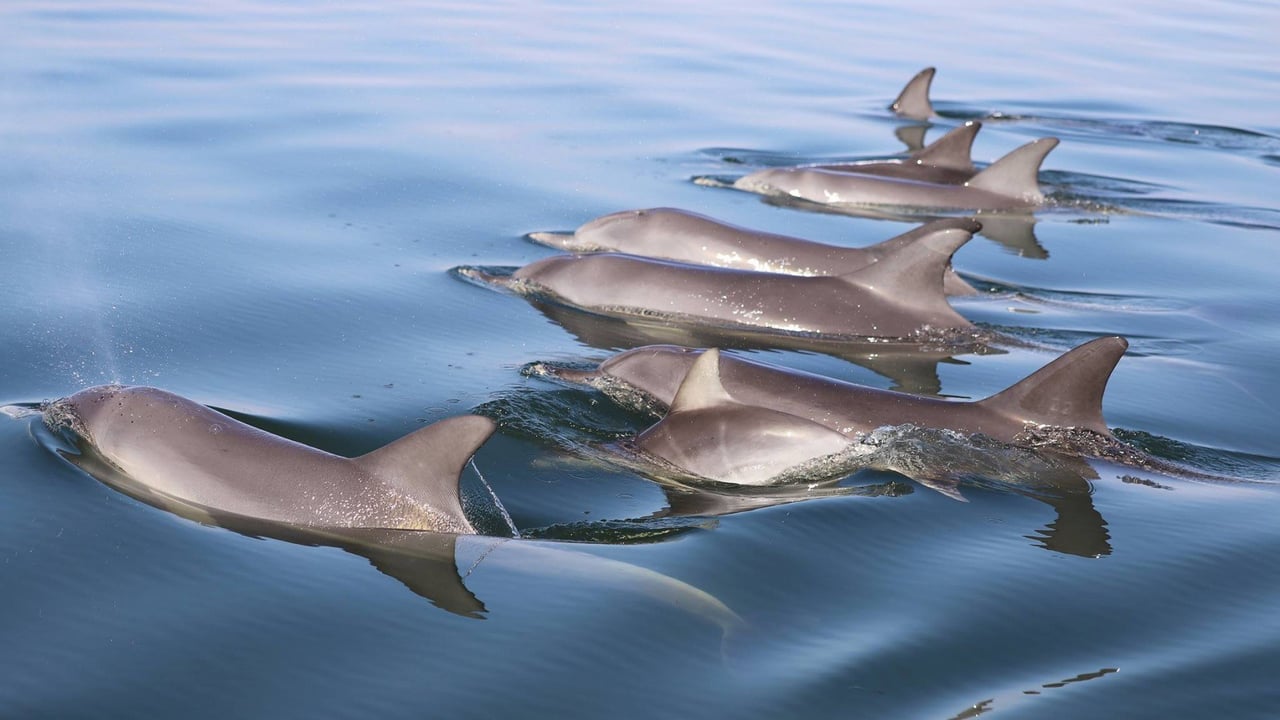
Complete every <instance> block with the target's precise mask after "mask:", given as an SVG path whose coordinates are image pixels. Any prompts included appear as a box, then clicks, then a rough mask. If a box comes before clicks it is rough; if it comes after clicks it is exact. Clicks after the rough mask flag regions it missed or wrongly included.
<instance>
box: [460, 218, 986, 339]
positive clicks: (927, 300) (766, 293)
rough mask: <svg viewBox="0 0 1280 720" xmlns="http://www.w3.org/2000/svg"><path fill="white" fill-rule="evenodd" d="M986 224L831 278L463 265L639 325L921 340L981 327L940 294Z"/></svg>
mask: <svg viewBox="0 0 1280 720" xmlns="http://www.w3.org/2000/svg"><path fill="white" fill-rule="evenodd" d="M978 227H980V226H979V225H978V223H976V222H973V223H972V224H971V225H969V228H970V229H967V230H966V229H960V228H956V229H954V230H951V231H947V232H943V233H935V234H931V235H927V236H925V237H921V238H918V239H917V240H916V241H915V242H912V243H910V244H908V245H906V246H904V247H901V248H899V249H898V250H897V251H896V252H894V253H892V254H891V255H889V256H887V257H884V258H881V259H880V261H879V262H877V263H876V264H874V265H871V266H868V267H864V268H861V269H859V270H855V271H853V272H850V273H847V274H844V275H839V276H828V277H802V276H793V275H779V274H776V273H762V272H754V271H747V270H735V269H728V268H715V267H703V266H697V265H687V264H682V263H674V262H670V261H666V260H655V259H651V258H641V257H636V256H633V255H620V254H611V253H606V254H598V255H559V256H554V257H549V258H544V259H542V260H539V261H537V262H534V263H532V264H529V265H526V266H524V267H522V268H519V269H517V270H516V271H515V273H514V274H512V275H511V276H509V277H498V276H495V275H492V274H486V273H485V272H484V271H482V270H479V269H477V268H467V267H463V268H457V269H456V272H457V273H458V274H460V275H462V276H464V277H475V278H478V279H480V280H483V281H486V282H490V283H494V284H500V285H505V286H506V287H509V288H511V289H512V290H514V291H516V292H519V293H522V294H525V295H529V296H532V297H534V298H539V297H541V298H547V299H550V300H552V301H554V302H558V303H561V304H565V305H569V306H571V307H574V308H578V309H580V310H584V311H587V312H592V313H596V314H599V315H605V316H611V317H623V318H629V319H636V320H639V321H649V322H653V321H655V320H657V321H661V322H668V323H676V324H684V325H703V326H712V327H720V328H726V329H730V328H732V329H745V330H751V331H759V330H768V331H770V332H780V333H790V334H801V335H806V336H819V337H824V338H828V339H846V338H848V339H855V338H856V339H864V340H865V339H866V338H919V337H925V336H930V337H931V336H936V335H937V334H939V333H942V334H946V333H954V331H968V332H974V331H976V328H975V326H974V325H973V324H972V323H970V322H969V321H968V320H966V319H965V318H964V317H963V316H961V315H960V314H959V313H957V312H956V311H955V310H954V309H953V308H952V307H951V306H950V305H949V304H948V303H947V298H946V295H945V294H944V293H943V290H942V276H943V272H944V271H945V270H946V268H947V266H948V265H949V264H950V262H951V255H952V254H953V253H954V252H955V251H956V250H957V249H958V248H959V247H960V246H961V245H963V244H964V243H965V242H967V241H968V240H969V238H970V237H971V236H972V232H973V231H976V230H977V228H978Z"/></svg>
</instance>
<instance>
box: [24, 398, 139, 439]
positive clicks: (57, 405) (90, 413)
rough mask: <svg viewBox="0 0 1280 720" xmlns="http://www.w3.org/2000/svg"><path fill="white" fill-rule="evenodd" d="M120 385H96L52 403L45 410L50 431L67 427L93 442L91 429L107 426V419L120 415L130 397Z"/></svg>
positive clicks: (45, 418)
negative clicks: (118, 413)
mask: <svg viewBox="0 0 1280 720" xmlns="http://www.w3.org/2000/svg"><path fill="white" fill-rule="evenodd" d="M129 389H130V388H126V387H125V386H123V385H99V386H97V387H91V388H87V389H85V390H81V391H80V392H78V393H76V394H74V395H69V396H67V397H64V398H62V399H61V400H55V401H53V402H51V403H49V404H48V405H46V406H45V408H44V421H45V423H46V424H47V425H49V426H50V427H52V428H55V429H56V428H63V427H65V428H69V429H70V430H71V431H72V432H74V433H75V434H77V435H79V436H80V437H82V438H84V439H86V440H88V441H90V442H93V441H94V437H93V433H94V429H95V428H101V427H103V426H104V425H106V422H105V420H106V418H108V417H109V416H110V415H111V414H112V413H115V412H119V411H120V410H121V409H122V407H123V405H124V403H125V401H126V400H127V399H128V397H129V392H128V391H129Z"/></svg>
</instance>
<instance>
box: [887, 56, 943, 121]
mask: <svg viewBox="0 0 1280 720" xmlns="http://www.w3.org/2000/svg"><path fill="white" fill-rule="evenodd" d="M936 72H937V70H936V69H935V68H931V67H927V68H925V69H923V70H921V71H920V72H918V73H916V74H915V77H912V78H911V79H910V80H909V81H907V84H906V86H905V87H903V88H902V92H900V93H898V97H897V99H895V100H894V101H893V103H892V104H890V105H889V109H890V110H892V111H893V112H894V114H895V115H898V116H899V117H904V118H908V119H910V120H928V119H929V118H931V117H933V103H931V102H929V86H930V85H932V84H933V76H934V73H936Z"/></svg>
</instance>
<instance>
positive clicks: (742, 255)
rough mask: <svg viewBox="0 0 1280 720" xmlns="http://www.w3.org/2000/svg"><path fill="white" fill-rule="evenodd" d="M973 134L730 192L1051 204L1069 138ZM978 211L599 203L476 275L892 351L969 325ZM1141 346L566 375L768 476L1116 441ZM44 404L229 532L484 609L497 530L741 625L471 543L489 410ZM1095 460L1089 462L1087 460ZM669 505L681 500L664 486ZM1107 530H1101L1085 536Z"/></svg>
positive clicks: (662, 352)
mask: <svg viewBox="0 0 1280 720" xmlns="http://www.w3.org/2000/svg"><path fill="white" fill-rule="evenodd" d="M933 76H934V70H933V68H927V69H925V70H924V71H922V72H921V73H919V74H918V75H917V76H916V77H915V78H913V79H912V81H911V82H910V83H908V85H907V86H906V87H905V88H904V89H903V91H902V93H901V94H900V95H899V97H898V98H897V99H896V100H895V101H894V103H893V104H892V105H891V110H892V111H893V112H895V113H897V114H898V115H900V116H902V117H907V118H913V119H922V120H923V119H928V118H930V117H932V116H933V114H934V112H933V107H932V104H931V103H930V101H929V95H928V93H929V86H930V83H931V82H932V79H933ZM980 129H981V124H980V123H978V122H975V121H970V122H967V123H965V124H964V125H962V126H960V127H957V128H954V129H953V130H951V131H950V132H948V133H946V134H945V135H944V136H943V137H942V138H940V139H939V140H937V141H935V142H934V143H932V144H930V145H928V146H924V147H923V148H921V149H919V150H917V151H915V152H914V153H912V154H911V155H909V156H908V157H907V158H905V159H891V160H877V161H865V162H844V163H828V164H814V165H806V166H799V167H788V168H770V169H764V170H760V171H757V172H753V173H750V174H748V175H746V176H744V177H742V178H739V179H738V180H737V181H735V182H734V184H733V186H734V187H735V188H738V189H741V190H746V191H750V192H756V193H761V194H764V195H773V196H785V197H793V198H799V199H802V200H807V201H811V202H815V203H822V204H828V205H896V206H912V207H916V208H944V209H952V210H955V209H970V210H978V211H983V210H990V211H1005V210H1027V209H1030V208H1035V207H1037V206H1039V205H1041V204H1043V203H1044V202H1045V197H1044V195H1043V193H1042V192H1041V189H1040V186H1039V182H1038V176H1039V171H1040V167H1041V165H1042V164H1043V161H1044V159H1045V157H1046V156H1047V154H1048V153H1049V152H1050V151H1052V150H1053V148H1054V147H1056V145H1057V144H1058V141H1057V139H1055V138H1042V139H1040V140H1036V141H1034V142H1031V143H1028V144H1026V145H1023V146H1022V147H1019V148H1017V149H1015V150H1013V151H1012V152H1010V153H1008V154H1007V155H1005V156H1004V157H1001V158H999V159H998V160H996V161H995V162H993V163H992V164H991V165H989V166H987V167H986V168H984V169H982V170H980V171H979V170H978V169H977V168H976V167H975V166H974V164H973V162H972V158H971V153H972V146H973V142H974V138H975V137H976V134H977V133H978V132H979V130H980ZM980 228H981V225H980V224H979V223H978V222H977V221H976V220H973V219H970V218H950V219H943V220H937V221H934V222H931V223H928V224H926V225H923V226H921V227H918V228H916V229H914V230H911V231H909V232H906V233H903V234H901V235H898V236H895V237H893V238H890V239H888V240H885V241H883V242H881V243H879V244H877V245H874V246H871V247H867V248H860V249H855V248H842V247H834V246H828V245H823V244H820V243H815V242H811V241H808V240H804V239H801V238H795V237H789V236H785V235H777V234H772V233H764V232H759V231H755V230H751V229H748V228H743V227H738V226H734V225H729V224H726V223H722V222H720V221H717V220H713V219H711V218H709V217H706V216H703V215H698V214H695V213H691V212H687V211H683V210H678V209H673V208H654V209H649V210H634V211H625V212H620V213H614V214H611V215H606V216H603V217H600V218H597V219H596V220H593V221H591V222H588V223H586V224H585V225H583V226H582V227H580V228H579V229H578V230H577V231H575V232H574V233H572V234H557V233H531V234H530V236H529V237H530V239H532V240H534V241H537V242H540V243H543V244H547V245H551V246H553V247H558V248H561V249H564V250H569V251H572V252H576V253H586V254H578V255H567V256H566V255H562V256H556V257H550V258H545V259H543V260H539V261H537V262H534V263H531V264H529V265H526V266H524V267H522V268H519V269H517V270H515V272H514V273H513V274H512V275H510V276H509V277H501V276H497V275H492V274H487V273H484V272H482V271H479V270H472V272H473V276H477V277H481V278H483V279H485V280H488V281H490V282H493V283H495V284H500V285H505V286H506V287H509V288H511V289H512V290H515V291H517V292H520V293H521V294H524V295H527V296H529V297H530V299H532V300H535V301H541V300H548V301H550V302H551V303H554V304H556V305H557V306H558V307H567V308H573V309H576V310H581V311H584V312H585V313H587V314H590V315H593V316H605V317H608V318H615V319H621V320H622V321H624V322H625V323H635V324H637V325H640V324H644V323H653V322H654V321H657V322H658V323H666V324H668V325H684V326H687V327H692V328H694V329H696V330H714V331H719V332H724V333H727V334H730V335H733V336H736V337H743V336H747V335H750V336H751V337H752V338H756V337H759V336H760V335H761V334H763V335H769V334H770V333H773V338H774V340H775V342H774V344H773V345H772V346H775V347H784V346H787V344H786V341H785V339H784V337H785V336H787V335H797V336H805V337H807V338H814V339H821V340H824V341H831V342H837V343H838V342H841V341H843V340H844V339H846V338H859V339H868V338H869V339H873V340H879V341H883V342H881V343H880V344H879V345H877V347H880V348H888V347H890V346H891V345H892V343H890V342H888V341H889V340H907V341H910V340H911V339H913V338H917V337H919V336H921V335H924V336H929V334H930V333H933V332H941V333H946V332H948V331H971V330H973V329H974V326H973V324H972V323H970V322H969V321H968V320H967V319H966V318H964V317H963V316H961V315H960V314H959V313H957V312H956V311H955V309H953V308H952V307H951V305H950V304H949V303H948V301H947V295H948V294H951V295H965V294H974V292H975V291H974V289H973V288H972V287H971V286H969V285H968V283H966V282H965V281H964V280H963V279H961V278H960V277H959V276H958V275H957V274H955V272H954V271H953V270H952V269H951V258H952V255H953V254H954V253H955V251H956V250H957V249H958V248H960V247H961V246H962V245H964V243H965V242H967V241H968V240H969V239H970V237H971V236H972V234H973V233H975V232H977V231H978V230H979V229H980ZM779 333H781V334H782V335H781V336H780V335H779ZM1127 347H1128V344H1127V342H1126V341H1125V340H1124V339H1123V338H1119V337H1104V338H1099V339H1097V340H1093V341H1091V342H1088V343H1085V344H1083V345H1080V346H1079V347H1076V348H1074V349H1072V350H1070V351H1068V352H1066V353H1064V354H1063V355H1062V356H1060V357H1059V358H1057V359H1056V360H1053V361H1052V362H1050V363H1048V364H1047V365H1045V366H1044V367H1042V368H1040V369H1039V370H1037V371H1035V372H1034V373H1032V374H1031V375H1029V376H1028V377H1026V378H1024V379H1023V380H1021V381H1019V382H1017V383H1015V384H1014V385H1012V386H1010V387H1009V388H1007V389H1005V390H1003V391H1001V392H999V393H996V394H994V395H992V396H990V397H988V398H986V399H983V400H977V401H967V402H963V401H950V400H943V399H939V398H933V397H924V396H916V395H909V394H905V393H901V392H894V391H889V390H880V389H876V388H871V387H866V386H861V385H855V384H851V383H846V382H842V381H839V380H835V379H831V378H825V377H820V376H816V375H811V374H807V373H803V372H798V371H795V370H789V369H786V368H782V367H779V366H774V365H768V364H765V363H759V362H755V361H752V360H747V359H743V358H740V357H736V356H733V355H730V354H722V353H721V351H720V350H718V349H709V350H696V349H690V348H687V347H675V346H646V347H641V348H637V349H634V350H629V351H627V352H623V353H620V354H617V355H615V356H613V357H611V358H610V359H608V360H606V361H605V362H603V363H601V364H600V365H599V366H598V367H597V368H596V369H594V370H591V371H570V370H559V371H557V372H556V373H555V374H556V375H557V376H559V377H561V378H562V379H565V380H568V381H576V382H584V383H587V384H590V385H593V386H595V387H597V388H599V389H601V390H602V391H604V392H606V393H607V394H610V395H613V396H615V397H616V396H618V395H628V394H629V395H631V396H637V395H639V396H643V397H645V398H647V399H648V400H649V401H651V402H652V403H655V404H657V405H660V406H663V407H664V408H665V409H666V412H665V414H664V416H663V417H662V418H661V419H660V420H658V421H657V422H656V423H654V424H653V425H652V426H650V427H649V428H647V429H645V430H643V431H642V432H640V433H639V434H637V435H636V437H635V439H634V441H633V444H634V447H635V448H637V449H638V450H640V451H641V452H643V453H644V454H646V455H648V456H649V457H651V458H654V459H656V460H658V461H660V462H661V463H665V464H666V465H668V466H670V467H671V468H674V469H676V470H679V471H680V472H683V473H687V474H690V475H693V476H695V477H697V478H702V479H710V480H714V481H718V482H722V483H729V484H735V485H764V484H771V483H775V482H777V481H778V479H779V478H785V477H788V473H790V472H792V471H794V470H795V469H796V468H803V467H807V466H808V464H810V463H813V462H815V461H822V460H823V459H826V458H831V457H835V456H839V455H840V454H842V453H844V452H845V451H846V450H848V449H849V448H850V446H851V445H852V444H853V443H855V442H856V441H858V439H859V438H862V437H864V436H867V435H868V434H870V433H874V432H876V431H877V430H878V429H880V428H883V427H885V426H902V425H913V426H918V427H923V428H928V429H934V430H941V431H954V432H957V433H962V434H965V435H968V436H983V437H986V438H991V439H994V440H995V441H999V442H1002V443H1008V444H1013V445H1016V444H1019V443H1022V442H1024V441H1025V439H1026V433H1027V432H1028V431H1031V430H1039V429H1043V428H1045V427H1051V428H1070V429H1076V430H1082V431H1086V432H1089V433H1094V434H1096V435H1099V436H1101V437H1104V438H1108V439H1110V438H1112V436H1111V433H1110V431H1109V430H1108V428H1107V426H1106V423H1105V421H1104V419H1103V417H1102V396H1103V393H1104V391H1105V388H1106V384H1107V381H1108V379H1109V377H1110V375H1111V373H1112V371H1113V370H1114V368H1115V367H1116V365H1117V363H1118V362H1119V360H1120V358H1121V357H1122V356H1123V355H1124V353H1125V351H1126V349H1127ZM44 419H45V421H46V423H47V424H49V425H50V426H51V427H56V426H59V425H66V426H69V427H70V428H71V429H72V430H73V431H74V433H75V434H76V435H77V436H78V437H79V439H80V441H81V449H82V450H83V452H82V453H81V454H80V455H75V456H69V457H68V459H69V460H70V461H71V462H73V463H75V464H76V465H77V466H79V467H81V468H82V469H84V470H85V471H86V472H88V473H89V474H90V475H92V476H94V477H96V478H98V479H100V480H102V481H103V482H104V483H106V484H108V485H110V486H112V487H114V488H116V489H119V490H121V491H122V492H126V493H128V494H130V495H133V496H135V497H137V498H139V499H142V500H144V501H146V502H149V503H151V504H153V505H156V506H158V507H161V508H164V509H167V510H170V511H172V512H175V513H178V514H180V515H183V516H186V517H190V518H193V519H197V520H200V521H209V522H214V523H216V524H219V525H222V526H224V527H227V528H229V529H233V530H236V531H238V532H244V533H248V534H253V535H262V536H269V537H276V538H279V539H282V540H287V541H291V542H301V543H307V544H324V545H332V546H336V547H341V548H343V549H346V550H349V551H350V552H353V553H357V554H360V555H362V556H364V557H366V558H368V559H369V560H370V562H372V563H373V564H374V565H375V566H377V567H378V568H379V569H381V570H382V571H384V572H386V573H387V574H389V575H391V576H393V577H396V578H398V579H400V580H401V581H402V582H403V583H404V584H405V585H406V586H408V587H410V588H411V589H413V590H414V591H415V592H417V593H419V594H421V595H423V596H425V597H428V598H430V599H431V600H432V601H433V602H435V603H436V604H437V605H439V606H440V607H442V608H445V609H447V610H450V611H451V612H455V613H458V614H461V615H468V616H478V615H479V614H482V613H483V612H484V610H485V608H484V605H483V603H481V602H480V601H479V600H478V599H477V598H476V597H475V596H474V595H472V594H471V593H470V591H469V590H468V589H467V588H466V586H465V584H464V583H463V581H462V578H461V577H460V576H459V574H458V572H457V565H456V562H457V561H456V559H455V555H456V553H457V552H458V551H459V548H460V547H461V548H466V549H470V550H473V551H474V550H475V549H476V548H477V547H479V545H478V544H480V543H489V542H491V543H493V544H492V546H489V547H485V548H482V551H483V556H484V557H490V556H492V557H494V558H498V559H497V560H492V561H489V562H490V563H491V564H500V565H501V564H503V562H504V559H505V562H506V564H507V566H508V567H510V568H515V569H517V570H521V569H527V566H528V563H529V562H531V561H532V562H534V563H535V564H540V565H545V566H546V568H547V570H546V571H547V572H554V573H558V574H564V575H567V576H570V577H577V576H584V577H585V576H594V575H606V576H610V577H615V578H619V579H624V580H625V579H627V578H631V579H632V580H633V581H640V582H641V584H643V585H645V586H647V587H649V588H650V590H651V591H652V592H653V593H656V594H657V595H659V596H661V597H664V598H667V599H670V600H671V601H672V602H675V603H676V604H680V605H684V606H688V607H691V608H695V610H696V611H697V612H699V613H701V614H703V615H705V616H707V617H710V618H712V619H713V620H714V621H715V622H716V623H718V624H719V625H721V627H723V628H725V629H726V632H727V631H728V629H729V628H731V627H733V626H734V625H736V624H737V623H738V622H739V619H738V618H737V616H736V615H734V614H733V612H732V611H731V610H729V609H728V607H726V606H725V605H723V604H722V603H720V601H719V600H717V599H715V598H714V597H712V596H710V595H708V594H706V593H705V592H702V591H701V590H697V589H696V588H693V587H691V586H688V585H685V584H684V583H681V582H679V581H676V580H674V579H671V578H668V577H666V576H663V575H660V574H658V573H653V572H652V571H647V570H644V569H643V568H635V567H633V566H629V565H626V564H625V563H618V562H616V561H610V560H606V559H602V558H594V557H592V556H590V555H587V554H582V553H569V552H568V551H562V550H559V549H557V548H556V547H555V546H554V544H551V543H537V542H532V541H524V540H516V539H508V538H479V537H474V536H475V534H476V532H477V531H476V527H475V526H474V525H473V524H472V522H471V520H469V519H468V517H467V514H466V512H465V511H464V508H463V504H462V501H461V499H460V497H459V476H460V474H461V472H462V469H463V468H464V466H465V465H466V463H467V462H469V461H470V459H471V457H472V456H473V455H474V454H475V452H476V451H477V449H478V448H479V447H480V446H481V445H482V444H483V443H484V442H485V441H486V440H487V439H488V438H489V437H490V436H491V435H492V434H493V433H494V431H495V430H496V425H495V423H494V422H493V421H492V420H489V419H488V418H484V417H481V416H475V415H464V416H460V417H455V418H451V419H448V420H443V421H440V422H437V423H435V424H433V425H431V426H428V427H426V428H422V429H420V430H418V431H416V432H414V433H411V434H409V435H406V436H405V437H402V438H400V439H399V440H396V441H394V442H392V443H390V444H388V445H386V446H384V447H382V448H380V449H377V450H374V451H373V452H370V453H368V454H365V455H362V456H360V457H355V458H346V457H340V456H337V455H333V454H330V453H327V452H324V451H322V450H318V449H315V448H311V447H308V446H305V445H302V444H300V443H297V442H294V441H291V440H288V439H285V438H282V437H279V436H276V435H273V434H271V433H268V432H266V431H263V430H260V429H258V428H255V427H252V426H250V425H247V424H245V423H242V422H240V421H238V420H235V419H233V418H231V417H228V416H226V415H224V414H222V413H219V412H217V411H215V410H213V409H210V408H208V407H206V406H203V405H200V404H197V403H195V402H193V401H191V400H187V399H185V398H182V397H180V396H177V395H174V394H172V393H169V392H166V391H163V390H159V389H156V388H149V387H122V386H114V385H113V386H102V387H95V388H89V389H87V390H83V391H81V392H78V393H76V394H74V395H71V396H69V397H67V398H64V399H62V400H59V401H55V402H53V403H50V404H49V405H48V406H47V407H46V408H45V410H44ZM1075 459H1076V460H1079V458H1075ZM1080 462H1083V461H1080ZM1075 472H1076V470H1075V469H1071V471H1070V473H1075ZM1087 472H1088V468H1087V467H1086V468H1084V470H1082V471H1080V472H1079V473H1077V474H1076V475H1075V476H1074V477H1075V478H1076V479H1077V480H1079V479H1080V478H1081V477H1084V476H1085V473H1087ZM1070 473H1068V474H1070ZM918 479H919V478H918ZM942 489H943V490H944V492H945V491H946V488H942ZM678 497H679V498H680V500H681V501H682V502H684V503H685V504H686V505H687V506H688V507H687V508H686V509H687V510H688V511H690V512H697V513H704V514H723V513H728V512H738V511H741V510H743V509H748V508H752V507H760V506H764V505H766V504H777V503H779V502H791V501H794V500H795V499H799V496H796V495H790V494H779V495H778V496H776V497H775V496H763V495H761V496H744V497H734V496H717V495H714V494H694V493H690V494H686V495H682V496H678ZM671 511H672V514H679V513H678V512H677V508H676V503H674V502H673V503H672V504H671ZM1095 514H1096V513H1095ZM1099 524H1100V521H1099ZM1090 527H1091V530H1090V531H1091V533H1092V536H1091V538H1090V541H1089V542H1088V543H1085V545H1086V546H1087V547H1088V548H1097V547H1105V546H1106V538H1105V531H1098V532H1092V526H1090ZM1099 533H1101V540H1098V538H1097V537H1094V536H1096V535H1098V534H1099ZM495 549H500V550H501V552H496V553H495V552H493V551H494V550H495ZM620 568H621V569H620Z"/></svg>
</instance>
